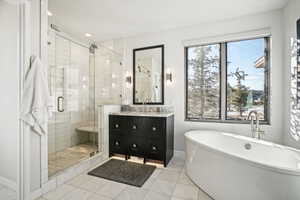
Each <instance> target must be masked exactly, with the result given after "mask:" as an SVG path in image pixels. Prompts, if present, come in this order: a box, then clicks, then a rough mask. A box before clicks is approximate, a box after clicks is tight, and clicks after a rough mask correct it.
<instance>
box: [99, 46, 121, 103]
mask: <svg viewBox="0 0 300 200" xmlns="http://www.w3.org/2000/svg"><path fill="white" fill-rule="evenodd" d="M95 63H96V65H95V77H96V80H95V83H96V85H95V98H96V105H99V104H121V100H122V97H121V94H122V80H123V79H122V76H121V75H122V73H121V72H122V65H121V56H120V55H117V54H115V53H113V52H112V51H110V50H108V49H106V48H103V47H102V48H99V50H97V51H96V58H95Z"/></svg>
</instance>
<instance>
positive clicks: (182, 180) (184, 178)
mask: <svg viewBox="0 0 300 200" xmlns="http://www.w3.org/2000/svg"><path fill="white" fill-rule="evenodd" d="M178 183H179V184H184V185H193V186H194V185H195V184H194V183H193V182H192V181H191V179H190V178H189V177H188V176H187V175H186V174H185V172H184V171H183V172H182V173H181V175H180V177H179V179H178Z"/></svg>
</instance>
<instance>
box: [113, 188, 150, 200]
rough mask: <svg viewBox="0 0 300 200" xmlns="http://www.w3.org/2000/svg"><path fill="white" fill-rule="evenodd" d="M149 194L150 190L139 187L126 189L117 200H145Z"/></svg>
mask: <svg viewBox="0 0 300 200" xmlns="http://www.w3.org/2000/svg"><path fill="white" fill-rule="evenodd" d="M147 193H148V190H145V189H141V188H138V187H132V186H129V187H126V188H125V189H124V190H123V191H122V192H121V193H120V194H119V195H118V196H117V197H116V198H115V200H143V199H144V198H145V196H146V194H147Z"/></svg>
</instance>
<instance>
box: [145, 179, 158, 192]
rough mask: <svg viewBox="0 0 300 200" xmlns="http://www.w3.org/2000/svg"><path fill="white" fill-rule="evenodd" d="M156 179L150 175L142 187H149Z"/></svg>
mask: <svg viewBox="0 0 300 200" xmlns="http://www.w3.org/2000/svg"><path fill="white" fill-rule="evenodd" d="M156 180H157V179H156V178H152V177H150V178H148V180H147V181H146V182H145V183H144V185H143V186H142V188H143V189H150V188H151V187H152V185H153V184H154V182H155V181H156Z"/></svg>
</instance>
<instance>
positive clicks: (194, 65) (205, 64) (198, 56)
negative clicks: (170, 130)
mask: <svg viewBox="0 0 300 200" xmlns="http://www.w3.org/2000/svg"><path fill="white" fill-rule="evenodd" d="M187 54H188V60H187V68H188V69H187V73H188V80H187V82H188V88H187V89H188V91H187V101H188V110H187V115H188V118H196V119H198V118H200V119H219V118H220V109H219V107H220V45H219V44H215V45H207V46H198V47H191V48H189V49H188V51H187Z"/></svg>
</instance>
